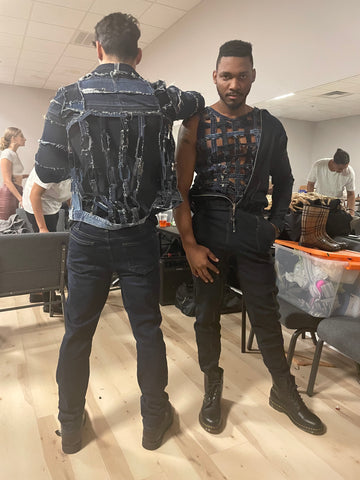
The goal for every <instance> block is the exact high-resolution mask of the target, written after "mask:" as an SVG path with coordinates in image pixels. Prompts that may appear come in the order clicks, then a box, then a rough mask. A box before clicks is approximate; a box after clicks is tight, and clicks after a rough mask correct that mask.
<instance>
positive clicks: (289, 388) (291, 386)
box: [269, 375, 326, 435]
mask: <svg viewBox="0 0 360 480" xmlns="http://www.w3.org/2000/svg"><path fill="white" fill-rule="evenodd" d="M269 404H270V406H271V407H273V408H274V409H275V410H277V411H278V412H283V413H286V415H287V416H288V417H289V418H290V420H291V421H292V422H293V423H294V424H295V425H296V426H297V427H299V428H301V430H304V431H305V432H308V433H311V434H313V435H323V434H324V433H325V432H326V426H325V425H324V424H323V423H322V421H321V420H320V418H319V417H317V416H316V415H315V414H314V413H312V412H311V411H310V410H309V409H308V408H307V406H306V405H305V403H304V401H303V399H302V398H301V396H300V394H299V392H298V391H297V386H296V383H295V377H294V376H293V375H289V376H285V377H278V378H274V379H273V386H272V389H271V391H270V399H269Z"/></svg>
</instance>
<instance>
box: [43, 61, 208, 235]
mask: <svg viewBox="0 0 360 480" xmlns="http://www.w3.org/2000/svg"><path fill="white" fill-rule="evenodd" d="M203 108H204V99H203V97H202V96H201V95H200V94H199V93H197V92H182V91H181V90H179V89H178V88H176V87H174V86H170V87H168V88H166V85H165V83H164V82H162V81H159V82H156V83H153V84H151V83H149V82H147V81H146V80H144V79H143V78H142V77H141V76H140V75H139V74H138V73H137V72H136V71H135V70H134V69H133V68H132V67H131V66H129V65H126V64H112V63H111V64H102V65H100V66H99V67H97V68H96V70H94V71H93V72H91V73H89V74H87V75H85V76H84V77H82V78H81V79H80V80H78V82H76V83H74V84H72V85H69V86H67V87H63V88H60V90H58V92H57V94H56V96H55V98H54V99H53V100H52V101H51V103H50V106H49V109H48V112H47V115H46V119H45V126H44V131H43V134H42V137H41V140H40V145H39V150H38V152H37V155H36V173H37V174H38V176H39V178H40V179H41V180H42V181H43V182H45V183H51V182H60V181H62V180H64V179H66V178H69V177H71V179H72V207H71V211H70V218H71V219H72V220H76V221H83V222H86V223H89V224H91V225H94V226H97V227H100V228H106V229H110V230H115V229H119V228H123V227H130V226H134V225H138V224H140V223H143V222H144V221H145V220H146V219H147V218H148V217H149V216H150V215H151V214H155V213H157V212H159V211H163V210H167V209H170V208H173V207H174V206H176V205H178V204H179V203H180V202H181V197H180V194H179V192H178V190H177V188H176V176H175V168H174V150H175V144H174V139H173V136H172V124H173V121H174V120H180V119H184V118H187V117H189V116H191V115H194V114H195V113H197V112H199V111H201V110H202V109H203Z"/></svg>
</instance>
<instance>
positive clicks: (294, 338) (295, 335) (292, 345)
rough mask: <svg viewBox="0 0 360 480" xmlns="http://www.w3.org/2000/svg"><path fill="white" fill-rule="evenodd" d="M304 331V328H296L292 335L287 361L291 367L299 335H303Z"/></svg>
mask: <svg viewBox="0 0 360 480" xmlns="http://www.w3.org/2000/svg"><path fill="white" fill-rule="evenodd" d="M303 333H304V330H303V329H302V328H299V329H298V330H295V332H294V333H293V334H292V336H291V340H290V344H289V349H288V354H287V362H288V365H289V367H291V363H292V359H293V357H294V352H295V346H296V342H297V339H298V337H299V335H302V334H303Z"/></svg>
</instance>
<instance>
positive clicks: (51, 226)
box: [26, 212, 59, 233]
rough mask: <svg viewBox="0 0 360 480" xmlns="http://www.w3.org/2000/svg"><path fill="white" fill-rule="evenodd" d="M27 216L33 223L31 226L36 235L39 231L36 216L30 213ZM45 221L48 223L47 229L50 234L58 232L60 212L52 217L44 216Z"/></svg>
mask: <svg viewBox="0 0 360 480" xmlns="http://www.w3.org/2000/svg"><path fill="white" fill-rule="evenodd" d="M26 216H27V218H28V220H29V222H30V223H31V226H32V228H33V230H34V232H35V233H37V232H38V231H39V226H38V224H37V222H36V218H35V215H34V214H33V213H30V212H26ZM44 220H45V223H46V227H47V229H48V230H49V232H56V226H57V223H58V220H59V212H57V213H53V214H51V215H44Z"/></svg>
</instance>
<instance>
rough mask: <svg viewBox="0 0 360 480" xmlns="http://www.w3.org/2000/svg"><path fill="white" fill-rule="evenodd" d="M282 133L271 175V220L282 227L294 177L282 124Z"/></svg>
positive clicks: (275, 150)
mask: <svg viewBox="0 0 360 480" xmlns="http://www.w3.org/2000/svg"><path fill="white" fill-rule="evenodd" d="M281 130H282V132H281V134H280V136H279V137H278V139H277V140H278V141H277V146H276V148H275V149H274V158H273V159H272V166H271V170H270V175H271V177H272V183H273V194H272V207H271V212H270V215H269V220H270V221H271V222H272V223H273V224H274V225H276V226H277V227H278V228H279V230H281V229H282V227H283V223H284V217H285V214H286V213H287V211H288V208H289V205H290V202H291V194H292V187H293V183H294V177H293V175H292V173H291V167H290V162H289V157H288V154H287V136H286V133H285V130H284V129H283V127H282V125H281Z"/></svg>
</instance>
